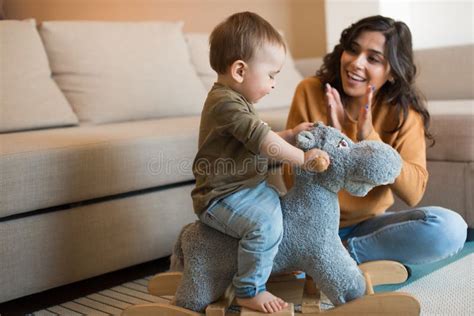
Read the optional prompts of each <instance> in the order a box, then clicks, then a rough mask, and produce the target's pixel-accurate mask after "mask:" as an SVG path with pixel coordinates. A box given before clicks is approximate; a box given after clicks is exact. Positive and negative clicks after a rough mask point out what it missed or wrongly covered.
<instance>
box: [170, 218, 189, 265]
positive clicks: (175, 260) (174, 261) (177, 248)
mask: <svg viewBox="0 0 474 316" xmlns="http://www.w3.org/2000/svg"><path fill="white" fill-rule="evenodd" d="M190 225H192V223H191V224H188V225H186V226H184V227H183V228H182V229H181V232H180V233H179V235H178V239H177V240H176V243H175V244H174V247H173V253H172V254H171V259H170V260H171V263H170V271H183V270H184V253H183V248H182V247H181V241H182V237H183V233H184V232H185V231H186V229H187V228H188V226H190Z"/></svg>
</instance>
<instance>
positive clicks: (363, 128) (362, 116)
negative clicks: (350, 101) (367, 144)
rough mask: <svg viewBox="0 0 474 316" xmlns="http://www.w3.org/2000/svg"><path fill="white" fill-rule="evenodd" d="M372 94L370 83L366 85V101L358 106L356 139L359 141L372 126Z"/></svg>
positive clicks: (369, 131) (372, 88)
mask: <svg viewBox="0 0 474 316" xmlns="http://www.w3.org/2000/svg"><path fill="white" fill-rule="evenodd" d="M373 96H374V86H373V85H371V84H368V85H367V92H366V97H367V103H366V104H365V105H363V106H361V107H360V109H359V118H358V120H357V140H359V141H361V140H364V139H366V138H367V137H368V136H369V135H370V133H372V130H373V129H374V126H373V125H372V98H373Z"/></svg>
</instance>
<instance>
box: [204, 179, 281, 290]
mask: <svg viewBox="0 0 474 316" xmlns="http://www.w3.org/2000/svg"><path fill="white" fill-rule="evenodd" d="M199 219H200V220H201V221H202V222H203V223H205V224H206V225H208V226H211V227H213V228H215V229H217V230H219V231H220V232H222V233H224V234H227V235H229V236H232V237H234V238H238V239H240V241H239V249H238V259H237V263H238V270H237V274H236V275H235V276H234V279H233V285H234V287H235V295H236V296H237V297H241V298H247V297H254V296H255V295H257V294H258V293H260V292H262V291H265V283H266V282H267V280H268V278H269V276H270V273H271V271H272V266H273V259H274V258H275V255H276V254H277V252H278V245H279V244H280V242H281V239H282V237H283V219H282V213H281V205H280V198H279V196H278V194H277V192H276V191H275V190H274V189H272V188H271V187H269V186H268V185H267V182H266V181H263V182H261V183H260V184H259V185H257V186H256V187H254V188H247V189H242V190H240V191H237V192H235V193H233V194H231V195H229V196H226V197H224V198H222V199H220V200H217V201H215V202H213V203H211V205H210V207H209V208H208V209H207V210H206V211H205V212H203V213H201V215H200V216H199Z"/></svg>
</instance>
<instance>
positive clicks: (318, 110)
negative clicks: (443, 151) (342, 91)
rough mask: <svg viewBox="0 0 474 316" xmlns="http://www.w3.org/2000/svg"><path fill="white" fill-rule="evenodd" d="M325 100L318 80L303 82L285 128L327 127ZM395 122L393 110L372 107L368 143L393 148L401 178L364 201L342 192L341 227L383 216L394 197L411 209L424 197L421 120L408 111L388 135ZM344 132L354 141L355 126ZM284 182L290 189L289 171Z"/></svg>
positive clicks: (349, 125)
mask: <svg viewBox="0 0 474 316" xmlns="http://www.w3.org/2000/svg"><path fill="white" fill-rule="evenodd" d="M324 96H325V95H324V91H323V89H322V87H321V82H320V81H319V79H318V78H316V77H311V78H306V79H304V80H303V81H302V82H300V84H299V85H298V87H297V88H296V92H295V95H294V98H293V102H292V105H291V109H290V113H289V115H288V121H287V128H293V127H295V126H296V125H298V124H299V123H301V122H316V121H321V122H323V123H325V124H328V120H327V110H326V101H325V97H324ZM396 118H397V114H396V112H395V111H394V107H393V106H389V105H388V104H379V105H373V106H372V121H373V126H374V130H373V132H372V133H371V134H370V135H369V137H368V138H367V140H379V141H383V142H385V143H387V144H389V145H391V146H392V147H393V148H395V149H396V150H397V151H398V152H399V153H400V155H401V157H402V159H403V167H402V171H401V174H400V175H399V176H398V178H397V179H396V181H395V183H393V184H391V185H385V186H379V187H376V188H374V189H372V191H370V192H369V193H368V194H367V195H366V196H365V197H355V196H351V195H349V194H348V193H347V192H346V191H341V192H340V193H339V203H340V206H341V225H340V226H341V227H346V226H350V225H354V224H356V223H359V222H362V221H364V220H366V219H368V218H371V217H373V216H376V215H379V214H382V213H384V212H385V211H386V210H387V208H388V207H390V205H392V204H393V202H394V199H393V193H395V194H396V195H397V196H398V197H400V198H401V199H402V200H403V201H405V202H406V203H407V204H408V205H410V206H414V205H416V204H417V203H418V202H419V201H420V200H421V198H422V197H423V193H424V191H425V187H426V183H427V181H428V171H427V170H426V142H425V136H424V128H423V120H422V118H421V116H420V115H419V114H418V113H416V112H415V111H414V110H412V109H410V110H409V113H408V117H407V120H406V122H405V124H404V125H403V127H402V128H401V129H400V130H398V131H397V132H395V133H389V132H387V131H390V130H393V129H394V127H396V123H397V121H398V120H397V119H396ZM343 132H344V133H345V134H346V135H347V136H348V137H350V138H351V139H352V140H354V141H356V132H357V122H356V121H347V122H346V123H345V125H344V126H343ZM285 181H286V184H287V186H288V187H291V185H292V176H291V171H290V170H286V172H285ZM392 192H393V193H392Z"/></svg>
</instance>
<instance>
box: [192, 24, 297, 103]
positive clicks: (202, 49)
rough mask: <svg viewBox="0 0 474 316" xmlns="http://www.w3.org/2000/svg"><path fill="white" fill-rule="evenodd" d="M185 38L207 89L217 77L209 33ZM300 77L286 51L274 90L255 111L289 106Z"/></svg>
mask: <svg viewBox="0 0 474 316" xmlns="http://www.w3.org/2000/svg"><path fill="white" fill-rule="evenodd" d="M186 40H187V42H188V46H189V51H190V53H191V60H192V61H193V63H194V66H195V67H196V71H197V72H198V75H199V77H200V78H201V81H202V82H203V84H204V86H205V87H206V89H208V90H209V89H210V88H211V87H212V84H213V83H214V82H215V81H216V79H217V74H216V72H215V71H214V70H213V69H212V68H211V65H210V63H209V34H207V33H187V34H186ZM302 79H303V77H302V75H301V74H300V73H299V72H298V70H297V69H296V68H295V64H294V61H293V58H292V57H291V54H290V53H289V52H287V54H286V62H285V65H284V66H283V69H282V70H281V73H279V74H278V75H277V77H276V82H277V84H276V88H275V90H274V91H272V92H271V93H270V94H269V95H267V96H265V97H264V98H263V99H261V100H260V101H259V102H258V103H257V104H256V108H257V111H258V110H259V109H274V108H282V107H288V106H290V104H291V100H292V99H293V94H294V92H295V89H296V86H297V85H298V83H299V82H300V81H301V80H302Z"/></svg>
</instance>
